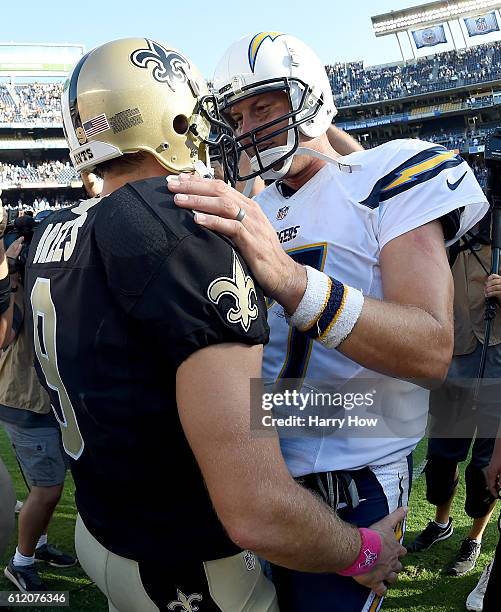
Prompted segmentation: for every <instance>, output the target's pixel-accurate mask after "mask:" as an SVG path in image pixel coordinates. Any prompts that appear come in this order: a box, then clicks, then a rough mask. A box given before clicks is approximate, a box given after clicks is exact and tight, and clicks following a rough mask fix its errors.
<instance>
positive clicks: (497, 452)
mask: <svg viewBox="0 0 501 612" xmlns="http://www.w3.org/2000/svg"><path fill="white" fill-rule="evenodd" d="M485 477H486V480H487V486H488V488H489V491H490V492H491V493H492V495H493V496H494V499H499V496H500V490H501V438H498V439H497V440H496V445H495V447H494V452H493V453H492V458H491V462H490V463H489V465H488V466H487V469H486V472H485Z"/></svg>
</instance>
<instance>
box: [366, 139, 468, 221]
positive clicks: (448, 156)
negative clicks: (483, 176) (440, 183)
mask: <svg viewBox="0 0 501 612" xmlns="http://www.w3.org/2000/svg"><path fill="white" fill-rule="evenodd" d="M462 163H464V159H463V158H462V157H461V156H460V155H457V154H456V153H454V152H453V151H448V150H447V149H445V148H444V147H440V146H438V147H431V148H430V149H426V150H425V151H421V152H419V153H418V154H417V155H414V156H413V157H410V158H409V159H407V160H406V161H405V162H404V163H403V164H400V166H398V167H397V168H395V169H394V170H392V171H391V172H390V173H389V174H387V175H386V176H383V178H381V179H379V181H378V182H377V183H376V184H375V185H374V187H373V189H372V191H371V192H370V194H369V196H368V197H367V198H366V199H365V200H363V201H362V202H360V204H363V205H364V206H367V207H368V208H371V209H375V208H377V207H378V206H379V204H380V202H384V201H385V200H389V199H390V198H392V197H394V196H396V195H398V194H400V193H402V192H404V191H407V190H408V189H411V188H412V187H414V186H415V185H419V184H420V183H424V182H425V181H428V180H430V179H432V178H433V177H434V176H437V174H440V172H442V170H445V169H446V168H453V167H454V166H459V164H462Z"/></svg>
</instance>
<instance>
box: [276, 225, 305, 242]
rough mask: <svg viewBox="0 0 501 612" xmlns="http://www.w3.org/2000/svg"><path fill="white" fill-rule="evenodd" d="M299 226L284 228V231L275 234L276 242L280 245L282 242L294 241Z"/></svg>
mask: <svg viewBox="0 0 501 612" xmlns="http://www.w3.org/2000/svg"><path fill="white" fill-rule="evenodd" d="M300 227H301V226H300V225H295V226H293V227H286V228H285V229H283V230H281V231H280V232H277V236H278V240H279V242H280V243H281V244H283V243H284V242H289V241H290V240H294V238H295V237H296V236H297V232H298V230H299V228H300Z"/></svg>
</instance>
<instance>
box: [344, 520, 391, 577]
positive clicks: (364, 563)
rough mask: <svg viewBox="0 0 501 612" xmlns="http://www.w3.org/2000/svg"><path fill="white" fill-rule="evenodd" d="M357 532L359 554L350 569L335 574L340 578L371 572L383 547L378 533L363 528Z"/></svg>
mask: <svg viewBox="0 0 501 612" xmlns="http://www.w3.org/2000/svg"><path fill="white" fill-rule="evenodd" d="M358 531H359V533H360V537H361V538H362V545H361V546H360V552H359V553H358V557H357V558H356V559H355V561H354V563H352V564H351V565H350V567H347V568H346V569H344V570H341V571H340V572H337V573H338V574H339V575H340V576H360V574H366V573H367V572H370V571H371V570H372V568H373V567H374V565H376V563H377V560H378V559H379V556H380V554H381V549H382V547H383V545H382V541H381V536H380V535H379V533H378V532H377V531H374V530H373V529H365V528H361V529H359V530H358Z"/></svg>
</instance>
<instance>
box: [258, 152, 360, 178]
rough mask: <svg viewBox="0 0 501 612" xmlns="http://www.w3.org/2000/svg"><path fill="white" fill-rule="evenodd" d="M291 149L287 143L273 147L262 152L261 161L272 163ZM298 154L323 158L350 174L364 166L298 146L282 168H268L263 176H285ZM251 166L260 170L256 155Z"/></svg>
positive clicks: (266, 163) (264, 163) (267, 163)
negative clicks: (347, 162)
mask: <svg viewBox="0 0 501 612" xmlns="http://www.w3.org/2000/svg"><path fill="white" fill-rule="evenodd" d="M290 150H291V148H290V147H289V146H288V145H285V146H282V147H273V148H272V149H268V150H267V151H263V153H261V154H260V157H261V162H262V164H263V165H264V166H267V165H269V164H272V163H273V160H274V159H277V160H278V159H280V157H282V156H283V155H285V154H286V153H287V152H288V151H290ZM296 155H308V156H310V157H316V158H318V159H321V160H322V161H325V162H327V163H328V164H334V165H335V166H337V167H338V169H339V170H340V171H341V172H348V173H350V174H351V173H352V172H357V171H359V170H361V169H362V166H361V165H360V164H346V163H343V162H341V161H339V158H336V159H334V158H333V157H329V156H328V155H325V153H320V151H315V150H314V149H309V148H308V147H298V148H297V149H296V150H295V151H294V153H293V154H292V155H291V156H290V157H288V158H287V159H286V160H285V161H284V162H283V164H282V167H281V168H279V169H278V170H273V169H270V170H267V171H266V172H263V173H262V174H261V178H263V179H266V180H268V179H271V180H278V179H281V178H283V177H284V176H285V175H286V174H287V173H288V172H289V170H290V167H291V165H292V160H293V159H294V157H295V156H296ZM341 159H342V158H341ZM251 167H252V170H253V171H256V170H259V164H258V163H257V159H256V157H253V158H252V159H251Z"/></svg>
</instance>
